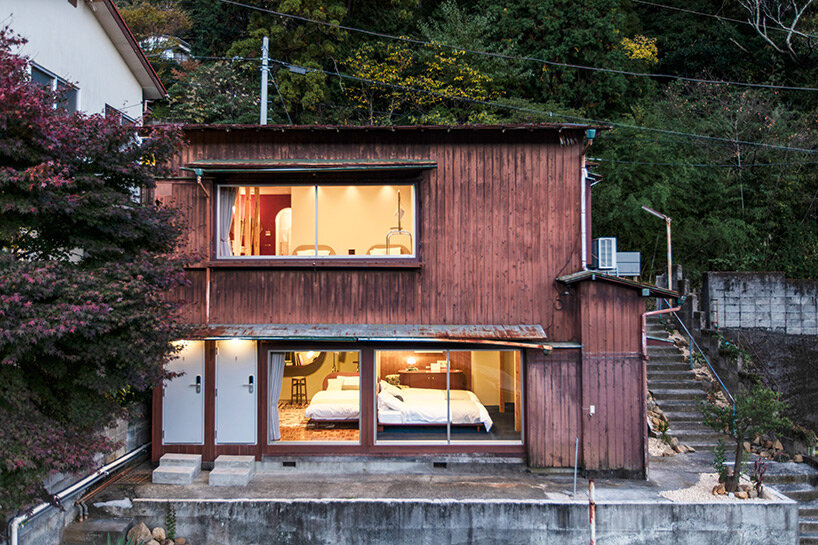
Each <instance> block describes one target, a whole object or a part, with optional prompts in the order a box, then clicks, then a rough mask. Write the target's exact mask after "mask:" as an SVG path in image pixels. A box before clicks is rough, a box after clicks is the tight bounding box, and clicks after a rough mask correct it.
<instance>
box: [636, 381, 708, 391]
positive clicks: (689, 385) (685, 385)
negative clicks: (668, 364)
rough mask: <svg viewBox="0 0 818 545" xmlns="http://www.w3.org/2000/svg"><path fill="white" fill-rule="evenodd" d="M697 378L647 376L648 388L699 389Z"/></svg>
mask: <svg viewBox="0 0 818 545" xmlns="http://www.w3.org/2000/svg"><path fill="white" fill-rule="evenodd" d="M701 388H702V383H701V382H699V381H698V380H689V379H688V380H651V379H650V378H648V390H651V391H656V390H701Z"/></svg>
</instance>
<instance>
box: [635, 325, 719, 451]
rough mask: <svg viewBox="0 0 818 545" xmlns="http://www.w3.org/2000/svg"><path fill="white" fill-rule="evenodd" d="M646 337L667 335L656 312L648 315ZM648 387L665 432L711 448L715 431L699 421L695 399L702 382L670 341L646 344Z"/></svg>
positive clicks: (701, 397)
mask: <svg viewBox="0 0 818 545" xmlns="http://www.w3.org/2000/svg"><path fill="white" fill-rule="evenodd" d="M647 334H648V337H653V338H661V339H667V338H668V333H667V331H666V330H665V327H664V325H662V322H661V317H660V316H649V317H648V322H647ZM648 390H650V392H651V393H652V394H653V396H654V398H655V399H656V404H657V405H658V406H659V408H660V409H662V411H663V412H664V413H665V416H666V417H667V420H668V423H669V424H670V429H669V430H668V433H669V434H670V435H672V436H674V437H676V438H677V439H678V440H679V442H680V443H683V444H686V445H689V446H691V447H693V448H694V449H696V450H712V449H713V447H714V446H715V445H716V443H717V442H718V439H719V434H718V433H716V432H715V431H714V430H713V429H711V428H709V427H708V426H706V425H705V424H704V422H703V417H702V413H701V410H700V409H699V402H700V401H702V400H704V398H705V395H706V393H705V389H704V385H703V384H702V382H700V381H699V380H696V376H695V374H694V373H693V371H691V370H690V363H688V362H686V361H685V359H684V355H683V354H682V352H681V350H679V349H678V348H677V347H676V346H675V345H673V344H670V343H668V344H666V345H661V346H651V345H650V344H649V345H648Z"/></svg>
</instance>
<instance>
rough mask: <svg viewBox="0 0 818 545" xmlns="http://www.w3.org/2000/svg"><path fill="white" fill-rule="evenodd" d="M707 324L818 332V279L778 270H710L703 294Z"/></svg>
mask: <svg viewBox="0 0 818 545" xmlns="http://www.w3.org/2000/svg"><path fill="white" fill-rule="evenodd" d="M701 305H702V311H703V314H704V320H705V323H706V325H705V327H707V328H715V327H719V328H721V329H730V328H742V329H743V328H754V329H763V330H768V331H776V332H779V333H786V334H789V335H818V280H792V279H788V278H785V277H784V274H783V273H776V272H763V273H762V272H708V273H705V274H704V278H703V283H702V297H701Z"/></svg>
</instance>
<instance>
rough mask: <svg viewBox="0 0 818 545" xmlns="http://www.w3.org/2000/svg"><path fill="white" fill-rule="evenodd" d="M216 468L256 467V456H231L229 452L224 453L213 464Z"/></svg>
mask: <svg viewBox="0 0 818 545" xmlns="http://www.w3.org/2000/svg"><path fill="white" fill-rule="evenodd" d="M213 467H214V468H220V467H233V468H243V469H248V468H249V469H255V467H256V457H255V456H231V455H227V454H222V455H221V456H218V457H217V458H216V461H215V462H214V464H213Z"/></svg>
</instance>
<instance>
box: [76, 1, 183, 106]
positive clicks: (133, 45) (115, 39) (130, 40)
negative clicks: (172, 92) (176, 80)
mask: <svg viewBox="0 0 818 545" xmlns="http://www.w3.org/2000/svg"><path fill="white" fill-rule="evenodd" d="M88 3H89V5H90V6H91V11H92V12H93V13H94V17H96V18H97V21H99V23H100V25H102V28H103V29H104V30H105V33H106V34H107V35H108V37H109V38H110V39H111V42H112V43H113V44H114V47H116V49H117V51H119V54H120V55H121V56H122V58H123V59H124V60H125V63H126V64H127V65H128V68H130V69H131V72H133V74H134V76H135V77H136V80H137V81H138V82H139V85H141V86H142V93H143V95H144V97H145V98H147V99H150V100H156V99H159V98H163V97H165V96H166V95H167V94H168V93H167V91H166V90H165V86H164V85H162V81H161V80H160V79H159V76H158V75H156V71H155V70H154V69H153V67H152V66H151V63H150V62H148V58H147V57H145V52H144V51H142V48H141V47H139V44H138V43H137V42H136V38H134V36H133V34H132V33H131V29H129V28H128V25H127V24H126V23H125V20H124V19H122V15H120V14H119V11H118V10H117V9H116V6H115V5H114V3H113V1H112V0H89V2H88Z"/></svg>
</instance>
